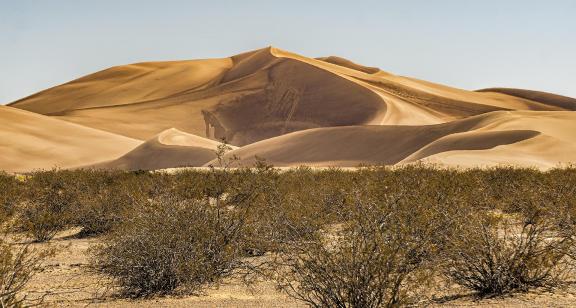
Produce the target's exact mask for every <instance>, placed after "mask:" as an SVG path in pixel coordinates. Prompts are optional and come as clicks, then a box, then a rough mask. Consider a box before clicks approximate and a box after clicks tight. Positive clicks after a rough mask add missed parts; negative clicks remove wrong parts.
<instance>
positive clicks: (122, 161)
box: [84, 128, 235, 170]
mask: <svg viewBox="0 0 576 308" xmlns="http://www.w3.org/2000/svg"><path fill="white" fill-rule="evenodd" d="M219 144H220V142H217V141H214V140H210V139H206V138H202V137H198V136H195V135H192V134H187V133H184V132H181V131H179V130H177V129H174V128H173V129H168V130H166V131H163V132H162V133H160V134H158V135H157V136H155V137H154V138H152V139H150V140H148V141H146V142H144V143H143V144H141V145H140V146H138V147H136V148H135V149H133V150H132V151H130V152H128V153H126V154H125V155H123V156H122V157H120V158H118V159H114V160H111V161H107V162H103V163H99V164H94V165H90V166H84V167H94V168H100V169H121V170H155V169H164V168H175V167H199V166H202V165H204V164H205V163H207V162H209V161H211V160H213V159H215V158H216V148H217V147H218V145H219ZM232 148H235V147H232Z"/></svg>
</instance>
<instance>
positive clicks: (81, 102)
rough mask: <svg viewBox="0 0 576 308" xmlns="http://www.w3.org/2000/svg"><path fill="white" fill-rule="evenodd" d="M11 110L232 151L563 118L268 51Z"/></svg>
mask: <svg viewBox="0 0 576 308" xmlns="http://www.w3.org/2000/svg"><path fill="white" fill-rule="evenodd" d="M184 77H185V78H184ZM11 106H13V107H17V108H23V109H27V110H31V111H35V112H40V113H44V114H52V115H57V116H59V117H60V118H61V119H63V120H67V121H71V122H75V123H78V124H82V125H85V126H89V127H94V128H97V129H101V130H105V131H109V132H113V133H117V134H122V135H125V136H129V137H132V138H137V139H141V140H148V139H150V138H152V137H153V136H155V135H157V134H159V133H160V132H162V131H164V130H166V129H169V128H172V127H175V128H177V129H180V130H182V131H185V132H188V133H192V134H195V135H199V136H203V137H208V138H213V139H220V138H222V137H225V138H227V140H228V141H229V142H230V143H232V144H235V145H239V146H242V145H246V144H249V143H253V142H256V141H259V140H264V139H267V138H271V137H275V136H279V135H282V134H285V133H289V132H293V131H298V130H304V129H309V128H318V127H334V126H350V125H396V124H405V125H425V124H437V123H444V122H448V121H452V120H455V119H461V118H465V117H468V116H472V115H477V114H482V113H485V112H490V111H496V110H565V108H563V107H562V106H557V105H555V104H547V103H545V102H539V101H532V100H528V99H525V98H520V97H514V96H510V95H506V94H501V93H482V92H470V91H464V90H459V89H454V88H450V87H446V86H441V85H436V84H433V83H429V82H424V81H419V80H415V79H411V78H406V77H401V76H396V75H393V74H390V73H386V72H383V71H380V70H378V69H376V68H370V67H364V66H361V65H358V64H355V63H352V62H351V61H348V60H345V59H341V58H338V57H327V58H321V59H312V58H307V57H303V56H300V55H297V54H293V53H290V52H287V51H283V50H280V49H277V48H273V47H269V48H264V49H259V50H255V51H251V52H247V53H244V54H240V55H237V56H234V57H231V58H227V59H216V60H198V61H179V62H151V63H140V64H134V65H128V66H119V67H114V68H111V69H108V70H104V71H102V72H98V73H96V74H93V75H89V76H87V77H84V78H80V79H78V80H75V81H72V82H70V83H67V84H65V85H62V86H59V87H55V88H52V89H49V90H47V91H44V92H40V93H38V94H35V95H33V96H31V97H28V98H25V99H22V100H19V101H17V102H14V103H13V104H12V105H11Z"/></svg>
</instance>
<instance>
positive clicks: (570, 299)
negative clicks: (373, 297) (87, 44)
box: [26, 230, 576, 307]
mask: <svg viewBox="0 0 576 308" xmlns="http://www.w3.org/2000/svg"><path fill="white" fill-rule="evenodd" d="M76 232H78V230H69V231H66V232H63V233H61V234H59V235H58V236H57V237H56V238H55V239H53V240H52V241H51V242H50V244H34V245H35V247H36V248H38V249H46V248H47V247H52V248H56V249H57V251H58V253H57V254H56V255H55V256H53V257H51V258H50V259H49V260H48V261H47V262H45V264H44V265H43V267H42V271H41V272H40V273H38V274H37V275H36V276H35V277H34V279H33V280H32V281H31V283H30V284H29V285H28V286H27V288H26V292H27V293H28V295H29V297H31V298H33V297H37V296H41V295H43V296H45V300H44V304H45V305H47V306H53V307H85V306H93V307H305V305H303V304H302V303H300V302H298V301H295V300H294V299H291V298H289V297H287V296H286V295H284V294H283V293H280V292H278V291H277V290H276V289H275V288H274V285H273V284H272V283H271V282H259V283H257V284H255V285H254V286H252V287H246V286H244V285H243V284H242V283H241V282H240V281H238V280H234V279H229V280H227V281H225V282H223V283H222V284H220V285H218V286H211V287H209V288H207V289H206V291H205V292H204V293H203V294H201V295H190V296H177V297H174V296H167V297H157V298H153V299H145V300H126V299H120V298H117V297H115V296H114V290H110V289H107V288H106V279H105V277H102V276H100V275H98V274H94V273H91V272H90V271H89V270H88V262H89V260H88V250H89V248H90V247H91V246H93V245H96V244H97V243H98V238H83V239H79V238H77V237H76V236H75V233H76ZM429 298H430V299H434V300H432V301H428V302H425V303H422V305H423V306H432V307H576V285H573V286H569V287H567V288H565V289H560V290H554V291H548V290H535V291H532V292H529V293H526V294H515V295H513V296H507V297H503V298H490V299H481V300H479V299H477V298H476V297H474V296H473V295H472V294H470V293H467V292H466V291H464V290H459V289H458V288H450V289H446V287H440V286H438V289H434V290H430V295H429Z"/></svg>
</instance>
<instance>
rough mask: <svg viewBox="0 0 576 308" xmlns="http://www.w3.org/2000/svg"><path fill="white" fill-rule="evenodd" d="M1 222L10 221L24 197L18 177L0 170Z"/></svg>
mask: <svg viewBox="0 0 576 308" xmlns="http://www.w3.org/2000/svg"><path fill="white" fill-rule="evenodd" d="M0 192H1V193H0V223H4V222H6V221H8V220H9V219H10V218H11V217H12V215H13V214H14V210H15V207H16V206H17V205H18V203H19V202H20V201H21V198H22V185H21V183H20V182H19V181H18V180H17V179H16V177H14V176H12V175H9V174H6V173H4V172H2V171H0Z"/></svg>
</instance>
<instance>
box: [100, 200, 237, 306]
mask: <svg viewBox="0 0 576 308" xmlns="http://www.w3.org/2000/svg"><path fill="white" fill-rule="evenodd" d="M242 215H243V214H242V211H240V210H237V209H226V210H224V209H220V210H218V209H216V207H214V206H209V205H208V204H206V203H205V202H200V201H190V200H188V201H182V200H171V199H169V198H166V197H164V198H161V199H158V200H156V201H154V202H152V204H151V205H149V206H145V207H143V208H141V209H139V211H138V213H137V214H136V215H135V216H134V217H132V218H130V219H129V220H127V221H125V222H124V223H122V224H121V225H120V226H118V227H117V228H116V229H114V230H113V232H111V233H109V234H108V235H107V236H106V237H105V238H104V240H103V244H102V245H100V246H99V247H97V248H96V249H95V250H94V251H93V258H92V264H93V268H95V269H96V270H98V271H99V272H102V273H104V274H107V275H109V276H110V277H111V278H112V279H113V280H114V281H115V283H116V284H117V285H118V286H119V287H120V288H121V290H122V293H123V294H124V295H126V296H131V297H139V296H150V295H154V294H166V293H170V292H173V291H175V290H177V289H179V290H182V291H189V292H194V291H198V290H199V289H201V287H202V286H203V285H204V284H206V283H211V282H216V281H218V280H219V279H221V278H222V277H224V276H226V275H229V274H230V273H232V271H233V270H234V269H235V268H237V267H238V266H239V264H240V262H239V261H238V257H239V256H240V255H241V254H242V248H241V244H240V243H239V239H240V238H241V235H240V233H241V232H242V227H243V218H242Z"/></svg>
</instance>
